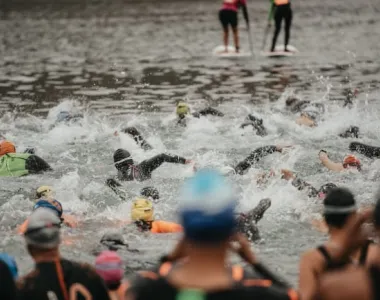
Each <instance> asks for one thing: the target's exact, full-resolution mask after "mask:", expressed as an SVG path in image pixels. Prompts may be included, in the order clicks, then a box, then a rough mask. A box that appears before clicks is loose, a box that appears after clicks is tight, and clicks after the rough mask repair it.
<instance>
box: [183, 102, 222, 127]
mask: <svg viewBox="0 0 380 300" xmlns="http://www.w3.org/2000/svg"><path fill="white" fill-rule="evenodd" d="M176 114H177V116H178V121H177V124H178V125H180V126H186V116H187V115H189V114H190V115H192V116H193V117H194V118H200V117H201V116H207V115H212V116H218V117H223V116H224V114H223V113H222V112H220V111H219V110H217V109H215V108H212V107H207V108H205V109H202V110H200V111H198V112H194V113H190V108H189V106H188V105H187V104H186V103H185V102H182V101H180V102H178V103H177V108H176Z"/></svg>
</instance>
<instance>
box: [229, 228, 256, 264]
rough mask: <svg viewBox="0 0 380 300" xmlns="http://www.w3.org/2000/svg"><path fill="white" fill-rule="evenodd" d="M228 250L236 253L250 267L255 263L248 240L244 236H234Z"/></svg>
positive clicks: (238, 234)
mask: <svg viewBox="0 0 380 300" xmlns="http://www.w3.org/2000/svg"><path fill="white" fill-rule="evenodd" d="M230 249H231V250H233V251H234V252H235V253H237V254H238V255H239V256H240V257H241V258H242V259H243V260H244V261H246V262H248V263H249V264H251V265H255V264H256V263H257V259H256V256H255V254H254V253H253V251H252V250H251V247H250V244H249V241H248V239H247V238H246V237H245V235H243V234H241V233H237V234H235V235H234V238H233V241H232V242H231V244H230Z"/></svg>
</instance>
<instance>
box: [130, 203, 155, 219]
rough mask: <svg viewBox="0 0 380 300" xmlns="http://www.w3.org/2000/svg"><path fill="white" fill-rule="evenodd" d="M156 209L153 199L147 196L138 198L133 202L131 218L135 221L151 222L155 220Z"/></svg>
mask: <svg viewBox="0 0 380 300" xmlns="http://www.w3.org/2000/svg"><path fill="white" fill-rule="evenodd" d="M153 215H154V209H153V204H152V201H150V200H148V199H146V198H138V199H136V200H135V201H134V202H133V203H132V209H131V219H132V221H134V222H137V221H144V222H150V221H153V220H154V216H153Z"/></svg>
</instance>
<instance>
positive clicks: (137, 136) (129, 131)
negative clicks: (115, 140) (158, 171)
mask: <svg viewBox="0 0 380 300" xmlns="http://www.w3.org/2000/svg"><path fill="white" fill-rule="evenodd" d="M122 132H124V133H127V134H129V135H130V136H132V137H133V139H134V140H135V142H136V143H137V145H139V146H140V147H141V148H143V149H144V150H151V149H153V147H152V146H151V145H149V144H148V142H147V141H146V140H145V139H144V138H143V137H142V135H141V134H140V132H139V131H138V130H137V129H136V128H135V127H127V128H124V129H123V130H122Z"/></svg>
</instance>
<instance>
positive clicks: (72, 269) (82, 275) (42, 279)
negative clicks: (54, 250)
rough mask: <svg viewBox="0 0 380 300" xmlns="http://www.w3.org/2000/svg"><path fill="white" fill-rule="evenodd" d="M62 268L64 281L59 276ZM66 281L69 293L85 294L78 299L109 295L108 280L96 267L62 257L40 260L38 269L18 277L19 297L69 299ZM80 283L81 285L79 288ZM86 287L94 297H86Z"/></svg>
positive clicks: (98, 299) (27, 299)
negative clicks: (58, 260)
mask: <svg viewBox="0 0 380 300" xmlns="http://www.w3.org/2000/svg"><path fill="white" fill-rule="evenodd" d="M59 265H60V267H59ZM60 268H61V269H62V273H63V274H61V275H62V276H63V279H64V280H63V281H64V282H60V280H59V277H58V276H59V275H58V272H59V269H60ZM62 284H64V286H65V290H66V291H67V295H70V292H71V293H73V292H74V294H76V295H77V296H79V295H81V296H79V297H78V298H77V299H93V300H108V299H109V296H108V291H107V288H106V286H105V283H104V282H103V280H102V278H100V276H99V275H98V274H97V273H96V271H95V270H94V268H93V267H91V266H90V265H87V264H79V263H75V262H71V261H69V260H66V259H61V260H60V264H58V263H55V262H42V263H38V264H37V265H36V267H35V270H33V271H32V272H30V273H29V274H27V275H26V276H24V277H22V278H20V280H19V281H18V283H17V287H18V298H17V299H20V300H24V299H25V300H30V299H39V300H50V299H58V300H65V297H64V295H63V287H62ZM78 285H79V287H80V289H78ZM82 290H84V291H85V293H87V294H89V296H90V298H88V297H89V296H87V297H86V296H85V295H84V293H83V292H82Z"/></svg>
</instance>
